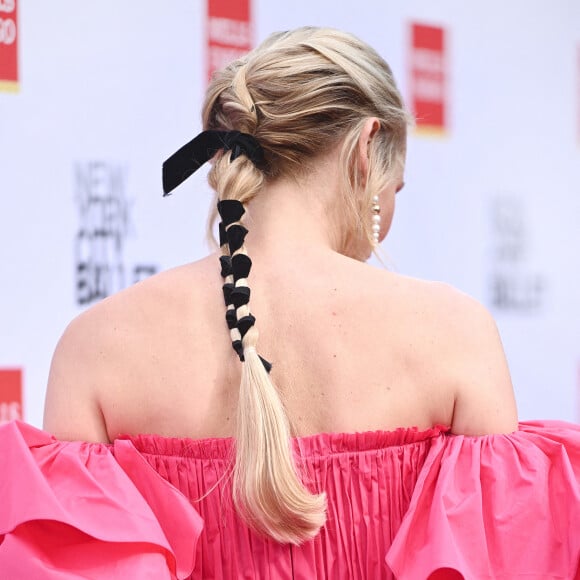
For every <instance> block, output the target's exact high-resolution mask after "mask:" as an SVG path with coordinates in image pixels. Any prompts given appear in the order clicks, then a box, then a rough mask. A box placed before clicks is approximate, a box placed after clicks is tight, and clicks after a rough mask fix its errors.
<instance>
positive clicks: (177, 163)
mask: <svg viewBox="0 0 580 580" xmlns="http://www.w3.org/2000/svg"><path fill="white" fill-rule="evenodd" d="M219 150H224V151H231V152H232V155H231V157H230V159H231V161H233V160H234V159H236V158H238V157H239V156H240V155H245V156H246V157H248V159H249V160H250V161H251V162H252V163H253V164H254V165H255V166H256V167H258V168H259V169H261V168H263V167H264V165H265V159H264V150H263V149H262V146H261V145H260V144H259V143H258V141H257V140H256V138H255V137H254V136H253V135H249V134H248V133H241V132H240V131H215V130H208V131H202V132H201V133H200V134H199V135H198V136H197V137H195V138H194V139H192V140H191V141H190V142H189V143H186V144H185V145H184V146H183V147H181V149H178V150H177V151H176V152H175V153H174V154H173V155H172V156H171V157H169V158H168V159H166V160H165V162H164V163H163V196H164V197H165V196H166V195H169V194H170V193H171V192H172V191H173V190H174V189H175V188H176V187H177V186H178V185H180V184H182V183H183V182H184V181H185V180H186V179H187V178H188V177H189V176H191V175H193V173H195V172H196V171H197V170H198V169H199V168H200V167H201V166H202V165H203V164H204V163H206V162H207V161H209V160H210V159H211V158H212V157H213V156H214V155H215V154H216V153H217V152H218V151H219ZM234 221H237V220H234Z"/></svg>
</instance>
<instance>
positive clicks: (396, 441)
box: [122, 425, 449, 460]
mask: <svg viewBox="0 0 580 580" xmlns="http://www.w3.org/2000/svg"><path fill="white" fill-rule="evenodd" d="M448 431H449V427H447V426H444V425H435V426H434V427H432V428H430V429H424V430H420V429H418V428H417V427H401V428H399V429H395V430H393V431H363V432H360V433H317V434H315V435H307V436H304V437H295V438H293V439H292V445H293V448H294V452H295V454H296V456H297V458H302V459H307V458H309V457H328V456H330V455H336V454H340V453H364V452H367V451H380V450H383V449H385V448H388V447H397V446H400V445H408V444H411V443H420V442H423V441H426V440H429V439H432V438H434V437H439V436H440V435H441V434H442V433H446V432H448ZM122 438H123V439H128V440H129V441H131V443H133V445H134V446H135V447H136V448H137V449H138V450H139V451H140V452H142V453H147V454H152V455H159V456H170V457H188V458H191V459H226V460H227V459H231V457H232V453H233V451H234V440H233V438H231V437H225V438H221V437H217V438H207V439H188V438H187V437H184V438H177V437H160V436H159V435H148V434H142V435H135V436H128V435H125V436H123V437H122Z"/></svg>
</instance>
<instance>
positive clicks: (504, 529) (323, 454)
mask: <svg viewBox="0 0 580 580" xmlns="http://www.w3.org/2000/svg"><path fill="white" fill-rule="evenodd" d="M293 443H294V449H295V453H296V460H297V463H298V466H299V469H300V471H301V473H302V474H303V479H304V482H305V484H306V485H307V486H308V487H309V488H310V489H312V490H315V491H325V492H326V493H327V495H328V504H329V508H328V522H327V524H326V525H325V527H324V528H323V529H322V531H321V532H320V534H319V535H318V536H317V537H316V538H314V539H313V540H312V541H310V542H307V543H306V544H304V545H302V546H300V547H290V546H288V545H280V544H277V543H276V542H274V541H272V540H269V539H266V538H263V537H260V536H258V535H256V534H254V533H253V532H251V531H250V530H248V528H247V527H246V526H245V525H244V524H243V523H242V522H241V521H240V520H239V519H238V517H237V515H236V513H235V511H234V510H233V507H232V500H231V481H230V478H229V477H228V474H229V472H228V468H229V466H230V465H231V463H230V462H231V452H232V441H231V440H230V439H204V440H190V439H169V438H164V437H158V436H155V435H140V436H137V437H126V438H121V439H118V440H116V441H115V442H114V443H112V444H110V445H109V444H97V443H82V442H72V443H70V442H60V441H57V440H56V439H54V438H53V437H51V436H50V435H49V434H47V433H45V432H43V431H39V430H37V429H35V428H33V427H31V426H29V425H26V424H24V423H18V422H14V423H9V424H6V425H4V426H2V427H0V578H2V580H12V579H19V580H20V579H50V580H52V579H58V580H70V579H78V578H85V579H86V578H90V579H107V580H110V579H123V580H125V579H140V580H141V579H148V578H151V579H155V580H158V579H163V578H180V579H181V578H204V579H211V578H219V579H229V578H235V579H238V578H248V579H252V580H254V579H271V580H277V579H290V578H295V579H300V580H313V579H321V578H325V579H331V580H341V579H349V580H350V579H373V580H374V579H381V578H402V579H411V580H421V579H426V578H433V579H434V578H465V579H467V580H472V579H480V578H481V579H484V578H485V579H488V578H489V579H492V578H500V579H502V580H507V579H511V578H525V579H526V580H540V579H541V580H546V579H548V578H561V579H564V578H570V579H573V578H575V577H579V578H580V576H576V574H577V573H578V565H579V561H580V426H575V425H571V424H567V423H562V422H556V421H549V422H528V423H521V424H520V427H519V430H518V431H517V432H515V433H513V434H510V435H488V436H481V437H465V436H458V435H450V434H449V433H448V430H447V429H446V428H443V427H435V428H433V429H430V430H427V431H418V430H416V429H398V430H396V431H391V432H370V433H360V434H322V435H314V436H310V437H304V438H299V439H296V440H294V442H293Z"/></svg>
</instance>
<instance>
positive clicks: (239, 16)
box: [207, 0, 254, 79]
mask: <svg viewBox="0 0 580 580" xmlns="http://www.w3.org/2000/svg"><path fill="white" fill-rule="evenodd" d="M250 3H251V0H208V2H207V78H208V79H210V78H211V75H212V74H213V73H214V72H215V71H216V70H220V69H222V68H223V67H224V66H226V65H227V64H229V63H230V62H232V61H233V60H235V59H237V58H239V57H240V56H242V55H244V54H246V53H247V52H248V51H249V50H251V48H252V46H253V37H254V32H253V26H252V19H251V6H250Z"/></svg>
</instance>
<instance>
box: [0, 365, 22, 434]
mask: <svg viewBox="0 0 580 580" xmlns="http://www.w3.org/2000/svg"><path fill="white" fill-rule="evenodd" d="M15 419H23V412H22V369H0V424H2V423H6V422H7V421H13V420H15Z"/></svg>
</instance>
